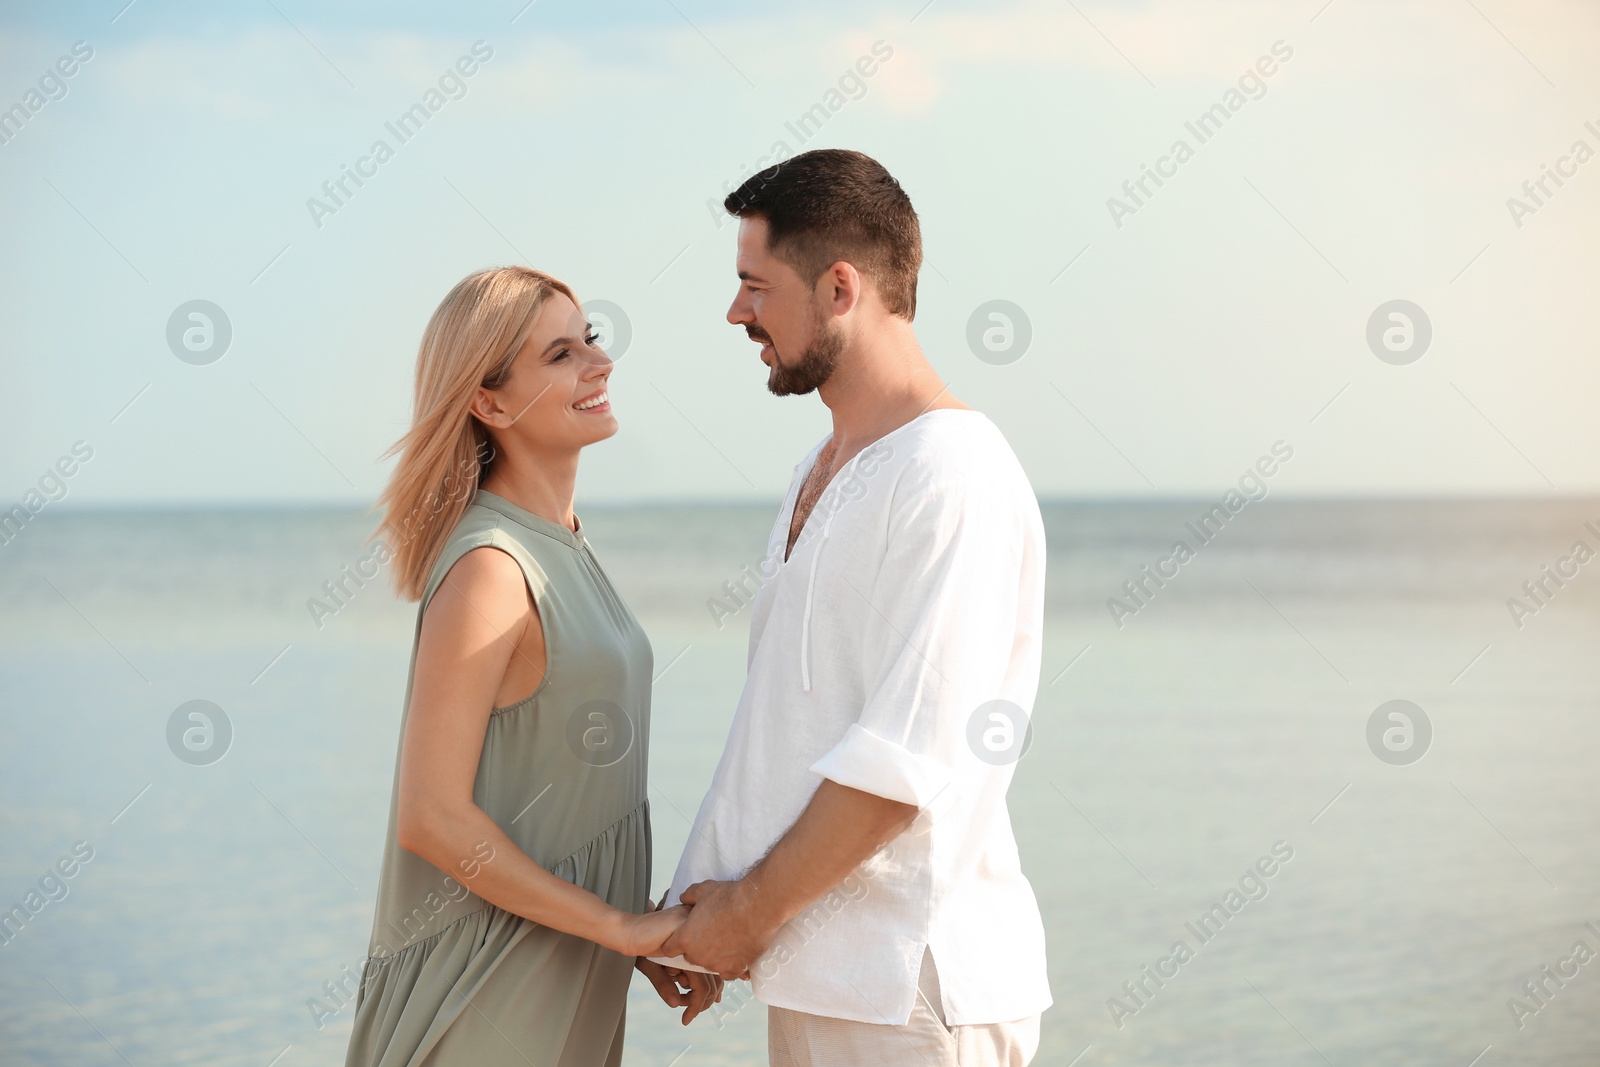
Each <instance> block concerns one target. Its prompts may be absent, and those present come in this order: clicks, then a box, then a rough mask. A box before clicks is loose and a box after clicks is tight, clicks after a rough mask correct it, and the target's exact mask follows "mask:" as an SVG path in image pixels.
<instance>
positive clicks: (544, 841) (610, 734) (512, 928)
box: [345, 490, 653, 1067]
mask: <svg viewBox="0 0 1600 1067" xmlns="http://www.w3.org/2000/svg"><path fill="white" fill-rule="evenodd" d="M483 546H492V547H494V548H497V549H500V550H501V551H504V552H506V553H507V554H508V555H510V556H511V557H512V558H513V559H515V560H516V561H517V562H518V563H519V564H520V565H521V567H522V572H523V575H524V576H525V577H526V579H527V583H528V588H529V590H530V591H531V593H532V595H533V598H534V603H535V604H536V605H537V606H538V610H539V618H540V621H541V622H542V624H543V627H544V638H545V648H546V652H547V662H548V666H547V668H546V671H545V677H544V679H543V680H542V681H541V682H540V683H539V687H538V688H537V689H535V690H534V691H533V693H531V694H530V695H529V696H528V697H526V698H525V699H523V700H520V701H518V702H517V703H515V704H511V705H508V706H506V707H503V708H495V709H494V710H493V711H492V712H491V714H490V717H489V724H488V729H487V731H486V733H485V736H484V741H483V754H482V756H481V757H480V758H479V761H478V772H477V779H476V781H475V783H474V785H473V791H472V796H473V800H474V802H475V803H477V805H478V806H479V807H481V808H482V809H483V810H484V811H485V812H487V813H488V815H489V817H490V818H491V819H493V820H494V821H495V824H496V825H497V826H499V827H500V829H501V830H503V831H505V833H506V835H507V836H508V837H510V838H511V840H512V841H513V842H515V843H516V845H517V847H519V848H521V849H522V851H524V852H526V853H527V854H528V855H529V856H530V857H532V858H533V860H534V862H536V863H538V864H539V865H541V866H542V867H544V868H545V869H546V870H548V871H550V872H551V873H553V874H555V875H556V876H557V877H558V878H562V879H565V880H566V881H569V882H572V883H573V884H575V885H578V886H581V887H583V888H584V889H587V890H589V891H590V892H592V893H595V894H596V895H598V896H600V897H601V898H603V899H604V900H605V901H606V902H608V903H609V904H611V905H612V906H614V907H617V908H620V909H621V910H623V911H627V912H633V913H636V914H637V913H641V912H643V911H645V910H646V909H647V908H648V907H649V904H650V902H649V887H650V861H651V855H650V809H649V800H648V795H647V792H646V781H645V769H646V763H647V758H648V754H649V753H648V749H649V745H648V741H649V733H650V680H651V678H650V676H651V670H652V665H653V664H652V655H651V649H650V642H649V639H648V638H647V637H646V636H645V633H644V630H643V629H642V628H641V627H640V625H639V622H638V620H637V619H635V618H634V616H633V613H632V612H631V611H629V610H628V607H627V605H626V604H624V603H623V601H622V598H621V597H620V596H619V595H618V594H617V591H616V589H615V588H613V586H612V584H611V581H610V579H609V578H608V577H607V576H606V573H605V571H603V570H602V569H601V568H600V564H599V562H598V561H597V560H596V559H595V557H594V553H593V552H592V551H590V548H589V543H588V540H587V539H586V538H585V537H584V535H583V532H582V528H581V525H580V528H579V530H578V531H577V532H574V531H572V530H569V529H567V528H566V527H565V526H562V525H561V524H559V523H555V522H551V521H549V520H547V519H543V518H540V517H539V516H537V515H534V514H532V513H531V512H527V511H524V510H522V509H521V508H519V507H517V506H516V505H514V504H512V503H510V502H509V501H507V500H505V499H503V498H501V497H499V496H496V495H495V494H493V493H489V492H486V491H483V490H479V491H478V493H477V495H476V496H475V497H474V498H473V502H472V504H471V505H470V506H469V507H468V508H467V510H466V512H465V514H464V515H463V516H462V518H461V521H460V522H459V523H458V524H457V525H456V528H455V529H454V530H453V531H452V532H451V535H450V538H449V540H448V542H447V543H446V545H445V548H444V551H443V552H442V553H441V554H440V556H439V560H438V562H437V563H436V564H435V565H434V568H433V571H432V573H431V574H430V576H429V578H428V583H427V587H426V589H425V590H424V592H423V596H422V600H421V602H420V603H419V604H418V606H417V632H418V634H419V635H420V633H421V629H422V615H423V612H424V611H425V610H426V609H427V606H428V601H429V600H430V599H431V598H432V596H433V594H434V592H435V591H436V590H437V589H438V587H439V586H440V585H441V584H442V583H443V581H444V577H445V575H446V574H447V573H448V572H449V570H450V568H451V567H452V566H453V565H454V564H455V563H456V561H457V560H459V559H460V558H461V557H462V556H463V555H465V554H466V553H467V552H469V551H471V550H472V549H474V548H480V547H483ZM415 675H416V645H415V641H413V645H412V652H411V672H410V677H409V678H408V680H407V683H406V701H405V709H406V710H405V713H404V714H409V711H410V704H411V688H412V684H413V683H414V681H415ZM404 729H405V720H404V718H403V717H402V720H401V730H402V738H403V736H404V733H403V731H404ZM395 762H396V766H395V771H396V776H395V785H394V787H393V789H392V790H391V792H390V798H389V828H388V834H387V837H386V839H385V842H384V853H383V867H382V871H381V874H380V877H379V883H378V903H377V909H376V912H375V914H374V917H373V926H372V939H371V941H370V943H369V946H368V950H367V952H368V959H367V961H366V964H365V966H364V967H363V968H362V976H361V988H360V992H359V993H358V994H357V1001H356V1009H355V1020H354V1031H353V1033H352V1034H351V1038H350V1046H349V1050H348V1053H347V1058H346V1060H345V1063H346V1065H347V1067H379V1065H381V1067H421V1065H424V1064H427V1065H430V1067H448V1065H455V1064H472V1065H484V1067H492V1065H494V1064H519V1065H520V1064H528V1063H533V1064H537V1065H538V1067H558V1065H559V1067H569V1065H570V1067H580V1065H581V1067H592V1065H598V1064H604V1065H606V1067H616V1065H618V1064H620V1063H621V1061H622V1035H623V1023H624V1009H625V1006H626V1000H627V992H628V981H629V979H630V978H631V977H632V968H633V960H632V959H631V958H629V957H626V956H623V955H621V954H619V953H617V952H614V951H612V950H611V949H607V948H602V947H601V946H600V945H597V944H595V943H594V942H592V941H588V940H585V939H583V938H581V937H576V936H574V935H571V934H566V933H561V932H559V931H556V930H552V929H550V928H549V927H545V926H541V925H539V924H537V923H534V922H532V921H530V920H528V919H525V918H522V917H521V916H519V915H515V914H513V913H511V912H508V911H505V910H504V909H502V908H499V907H497V906H495V905H493V904H491V903H489V902H488V901H487V900H484V899H483V898H482V897H479V896H478V895H476V894H475V893H472V892H471V891H470V890H469V889H468V885H469V884H470V875H471V874H473V873H474V868H473V866H472V865H473V864H474V863H478V862H488V863H492V862H494V861H493V859H492V858H491V857H489V856H488V852H489V851H490V848H489V846H488V844H487V842H485V843H484V844H483V845H481V846H479V847H478V848H477V849H476V850H475V852H474V854H472V855H469V856H467V857H464V858H463V861H462V863H463V868H462V870H458V871H444V870H440V869H439V868H437V867H435V866H433V865H432V864H431V863H429V862H428V861H427V860H424V859H423V858H422V857H420V856H417V855H416V854H414V853H412V852H408V851H406V850H405V849H403V848H401V847H400V845H399V843H398V841H397V840H396V836H395V816H396V808H395V800H396V796H397V793H398V789H399V758H398V755H397V757H396V761H395Z"/></svg>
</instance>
